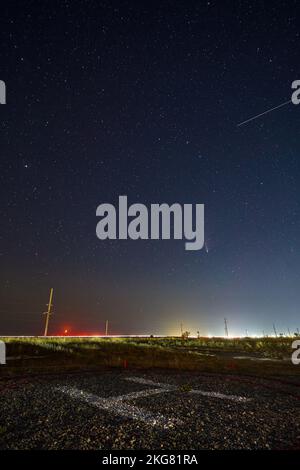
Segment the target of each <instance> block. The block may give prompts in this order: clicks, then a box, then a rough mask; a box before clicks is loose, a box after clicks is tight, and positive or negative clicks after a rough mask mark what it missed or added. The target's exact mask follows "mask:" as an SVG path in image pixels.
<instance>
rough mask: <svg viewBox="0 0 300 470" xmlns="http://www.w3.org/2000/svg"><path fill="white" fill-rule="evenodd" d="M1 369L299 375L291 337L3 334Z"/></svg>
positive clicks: (10, 371)
mask: <svg viewBox="0 0 300 470" xmlns="http://www.w3.org/2000/svg"><path fill="white" fill-rule="evenodd" d="M2 340H3V341H5V343H6V347H7V356H8V360H7V365H8V367H5V368H0V374H3V373H5V374H7V373H8V374H14V373H18V372H24V371H25V370H26V371H29V370H40V371H42V370H44V369H45V370H49V369H60V370H66V369H70V368H71V369H72V368H77V367H87V368H90V367H96V368H103V367H106V368H107V367H108V368H110V367H113V368H144V369H148V368H164V369H166V368H167V369H175V370H178V369H181V370H197V371H206V372H218V373H220V372H228V371H229V372H230V373H246V372H249V373H257V374H263V375H270V374H275V375H276V374H283V375H295V376H298V375H300V370H299V369H300V366H299V367H297V366H294V365H292V363H291V354H292V352H293V349H292V346H291V345H292V341H293V340H292V338H287V337H280V338H273V337H268V338H267V337H266V338H236V339H225V338H205V337H202V338H197V339H182V338H178V337H169V338H151V337H144V338H139V337H131V338H111V337H108V338H103V337H101V338H97V337H91V338H80V337H49V338H40V337H36V338H34V337H30V338H2Z"/></svg>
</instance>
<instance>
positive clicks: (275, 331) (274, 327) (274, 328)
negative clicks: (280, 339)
mask: <svg viewBox="0 0 300 470" xmlns="http://www.w3.org/2000/svg"><path fill="white" fill-rule="evenodd" d="M273 330H274V333H275V336H276V338H277V330H276V326H275V323H273Z"/></svg>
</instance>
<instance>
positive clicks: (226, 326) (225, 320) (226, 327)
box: [224, 318, 228, 338]
mask: <svg viewBox="0 0 300 470" xmlns="http://www.w3.org/2000/svg"><path fill="white" fill-rule="evenodd" d="M224 325H225V336H226V337H227V338H228V324H227V318H224Z"/></svg>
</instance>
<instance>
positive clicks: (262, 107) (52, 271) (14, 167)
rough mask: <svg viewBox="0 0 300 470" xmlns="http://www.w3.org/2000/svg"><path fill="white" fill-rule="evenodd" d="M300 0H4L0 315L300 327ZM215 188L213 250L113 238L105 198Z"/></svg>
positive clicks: (199, 199) (60, 322) (0, 329)
mask: <svg viewBox="0 0 300 470" xmlns="http://www.w3.org/2000/svg"><path fill="white" fill-rule="evenodd" d="M299 11H300V8H299V4H298V2H297V1H274V2H266V1H251V2H250V1H246V0H244V1H222V2H221V1H219V2H216V1H213V0H211V1H193V0H190V1H189V2H184V1H168V0H166V1H161V2H155V1H153V2H147V1H145V2H136V1H133V0H132V1H126V0H124V1H122V2H118V1H113V0H112V1H95V0H90V1H83V0H82V1H67V0H65V1H63V0H60V1H56V0H51V1H50V0H43V1H42V2H36V1H27V2H21V1H15V0H11V1H10V2H8V3H7V4H6V5H5V8H2V10H1V19H0V38H1V40H0V79H1V80H4V81H5V83H6V88H7V104H6V105H1V106H0V194H1V198H0V217H1V230H0V274H1V281H0V319H1V321H0V333H1V334H40V333H42V332H43V323H44V318H43V316H42V312H43V311H44V310H45V309H46V306H45V304H46V303H47V300H48V296H49V289H50V287H53V288H54V314H53V316H52V318H51V321H50V330H49V332H50V333H52V334H59V333H61V332H62V331H63V330H64V329H65V328H68V329H69V331H70V333H73V334H80V333H89V334H93V333H101V332H103V330H104V322H105V320H106V319H107V318H108V319H109V321H110V332H111V333H115V334H121V333H124V334H130V333H131V334H143V333H149V334H151V333H152V334H179V333H180V322H182V323H183V328H184V329H186V330H188V331H190V332H191V333H193V334H195V333H196V331H200V334H203V335H223V334H224V323H223V318H224V317H226V318H227V319H228V329H229V334H231V335H244V334H245V331H246V330H247V331H248V334H253V335H255V334H258V335H261V334H262V332H263V331H264V332H265V333H272V324H273V322H275V324H276V326H277V329H278V331H279V332H281V331H282V332H286V331H287V329H288V328H290V330H291V331H295V330H296V328H297V327H300V318H299V305H300V289H299V285H300V251H299V239H300V237H299V234H300V233H299V230H300V218H299V202H300V198H299V196H300V190H299V184H298V183H299V177H300V164H299V152H300V141H299V131H300V106H299V107H297V106H295V105H294V104H292V103H290V104H288V105H287V106H284V107H282V108H280V109H278V110H275V111H273V112H271V113H269V114H267V115H264V116H261V117H260V118H257V119H256V120H254V121H251V122H249V123H247V124H245V125H243V126H237V124H238V123H240V122H242V121H244V120H246V119H248V118H250V117H252V116H254V115H257V114H259V113H261V112H264V111H266V110H268V109H270V108H272V107H275V106H277V105H279V104H281V103H283V102H285V101H287V100H289V99H290V98H291V94H292V90H291V83H292V82H293V81H294V80H297V79H300V72H299V67H298V66H299V40H300V29H299ZM122 194H126V195H127V196H128V200H129V203H130V204H131V203H134V202H141V203H144V204H146V205H150V204H151V203H163V202H166V203H169V204H171V203H173V202H179V203H181V204H184V203H192V204H196V203H203V204H205V239H206V246H207V250H204V249H203V250H201V251H185V249H184V241H178V240H175V241H174V240H170V241H166V240H159V241H157V240H148V241H143V240H138V241H132V240H126V241H124V240H120V241H118V240H116V241H113V240H109V241H100V240H99V239H97V237H96V233H95V229H96V224H97V222H98V219H97V218H96V208H97V206H98V205H99V204H101V203H103V202H109V203H112V204H115V205H116V204H117V202H118V197H119V195H122Z"/></svg>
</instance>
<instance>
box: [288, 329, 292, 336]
mask: <svg viewBox="0 0 300 470" xmlns="http://www.w3.org/2000/svg"><path fill="white" fill-rule="evenodd" d="M288 334H289V337H291V336H292V335H291V330H290V329H289V328H288Z"/></svg>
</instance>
